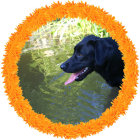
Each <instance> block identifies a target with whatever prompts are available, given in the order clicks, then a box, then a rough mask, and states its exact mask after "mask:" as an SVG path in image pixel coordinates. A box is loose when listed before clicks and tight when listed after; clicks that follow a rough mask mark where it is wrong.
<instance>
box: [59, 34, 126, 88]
mask: <svg viewBox="0 0 140 140" xmlns="http://www.w3.org/2000/svg"><path fill="white" fill-rule="evenodd" d="M60 67H61V69H63V71H65V72H67V73H76V72H78V71H80V70H82V69H83V68H85V67H88V71H87V72H86V73H84V74H83V75H81V76H79V77H77V79H76V81H81V80H83V79H84V78H85V77H86V76H87V75H88V74H89V73H91V72H93V71H96V72H97V73H99V74H100V75H101V76H102V77H103V78H104V79H105V80H106V82H107V83H108V84H109V85H110V86H112V87H118V88H120V86H121V84H122V79H123V76H124V73H123V69H124V62H123V60H122V53H121V52H120V50H119V49H118V44H117V42H116V41H115V40H113V39H112V38H111V37H108V38H99V37H96V36H94V35H89V36H86V37H85V38H84V39H83V40H82V41H80V42H79V43H78V44H77V45H76V46H75V47H74V53H73V55H72V57H71V58H69V59H68V60H66V61H65V62H64V63H63V64H61V66H60Z"/></svg>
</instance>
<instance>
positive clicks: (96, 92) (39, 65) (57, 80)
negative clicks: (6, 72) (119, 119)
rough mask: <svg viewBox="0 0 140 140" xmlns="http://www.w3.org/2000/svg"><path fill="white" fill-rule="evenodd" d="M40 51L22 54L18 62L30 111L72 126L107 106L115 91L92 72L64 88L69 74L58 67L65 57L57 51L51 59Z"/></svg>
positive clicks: (91, 117)
mask: <svg viewBox="0 0 140 140" xmlns="http://www.w3.org/2000/svg"><path fill="white" fill-rule="evenodd" d="M44 51H46V50H40V51H39V50H38V51H37V50H34V51H29V52H27V53H23V54H22V55H21V59H20V61H19V63H18V67H19V71H18V75H19V77H20V86H21V87H22V90H23V96H24V97H25V98H26V99H28V101H29V103H30V105H31V106H32V108H33V110H34V111H35V112H37V113H39V114H44V115H45V116H46V117H47V118H48V119H50V120H51V121H53V122H57V123H58V122H62V123H63V124H73V125H74V124H79V123H80V122H88V121H89V120H91V119H96V118H99V117H100V116H101V115H102V113H103V112H104V111H105V110H106V108H109V107H110V106H111V101H112V100H113V99H114V98H115V97H116V96H117V95H118V89H117V88H112V87H110V86H109V85H108V84H107V83H106V82H105V80H104V79H103V78H102V77H101V76H100V75H99V74H97V73H96V72H93V73H92V74H90V75H88V76H87V77H86V78H85V79H84V80H83V81H81V82H76V81H75V82H73V83H71V84H69V85H67V86H65V85H64V83H65V81H66V80H67V79H68V78H69V76H70V74H67V73H64V72H63V71H62V70H61V69H60V64H61V63H62V62H64V61H65V60H66V59H67V57H68V54H67V53H65V52H63V51H60V52H59V53H54V55H55V57H54V56H52V57H45V56H43V52H44ZM69 55H70V54H69ZM62 56H63V57H62Z"/></svg>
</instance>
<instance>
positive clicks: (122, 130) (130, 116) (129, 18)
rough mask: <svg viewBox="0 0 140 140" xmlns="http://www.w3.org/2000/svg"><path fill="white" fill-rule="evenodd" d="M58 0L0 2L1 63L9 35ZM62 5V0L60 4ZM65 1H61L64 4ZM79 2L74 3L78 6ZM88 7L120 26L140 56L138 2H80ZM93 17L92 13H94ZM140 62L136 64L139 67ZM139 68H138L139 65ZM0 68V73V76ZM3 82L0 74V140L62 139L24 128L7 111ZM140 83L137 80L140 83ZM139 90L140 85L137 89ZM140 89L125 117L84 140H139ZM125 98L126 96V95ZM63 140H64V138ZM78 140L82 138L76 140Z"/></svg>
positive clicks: (16, 116) (9, 111)
mask: <svg viewBox="0 0 140 140" xmlns="http://www.w3.org/2000/svg"><path fill="white" fill-rule="evenodd" d="M53 1H55V2H56V1H57V0H3V1H1V2H0V63H1V62H2V59H3V54H4V45H5V44H6V42H8V38H9V37H10V36H11V33H13V32H15V28H16V26H17V25H18V24H20V23H21V22H22V20H24V19H25V17H26V16H28V15H29V14H30V13H32V12H33V11H34V10H35V9H36V8H40V7H42V6H45V5H51V3H52V2H53ZM60 1H62V0H60ZM66 1H67V0H63V3H65V2H66ZM77 1H78V0H75V2H77ZM83 1H87V3H88V4H94V5H96V6H98V5H99V6H100V7H101V8H104V9H105V10H106V11H107V12H109V13H110V14H112V15H113V16H115V17H116V20H118V21H120V22H122V24H123V25H124V26H125V27H126V30H127V31H128V34H127V35H128V36H129V38H130V39H131V40H132V41H133V43H134V44H135V47H136V51H137V54H138V55H139V56H140V20H139V19H140V7H139V3H138V2H139V0H89V1H88V0H83ZM93 14H94V13H93ZM139 62H140V61H138V63H139ZM1 66H2V65H1V64H0V67H1ZM139 66H140V65H139ZM1 71H2V70H1V68H0V72H1ZM2 82H3V78H2V77H1V74H0V139H1V140H8V139H12V140H19V139H20V140H25V139H34V140H38V139H41V140H46V139H51V140H56V139H58V140H61V139H62V138H56V137H53V135H46V134H43V133H41V132H38V131H37V130H35V129H34V128H31V127H29V126H28V124H25V122H24V121H23V120H22V118H20V117H19V116H18V115H17V114H16V112H15V111H14V108H13V107H10V105H9V101H8V97H7V96H6V94H5V92H4V84H3V83H2ZM139 83H140V80H139ZM138 86H140V84H139V85H138ZM139 91H140V88H138V92H137V93H138V94H137V95H136V97H135V99H134V100H133V101H132V103H131V105H129V108H128V110H127V112H126V115H125V116H121V117H120V118H119V119H118V120H117V122H116V123H114V124H113V126H111V127H109V128H105V129H104V130H103V131H102V132H100V133H99V134H96V135H93V136H88V137H86V138H83V139H88V140H90V139H96V140H103V139H107V140H119V139H125V140H131V139H135V140H139V139H140V94H139ZM126 94H127V93H126ZM63 139H64V138H63ZM78 139H79V140H80V139H82V138H78Z"/></svg>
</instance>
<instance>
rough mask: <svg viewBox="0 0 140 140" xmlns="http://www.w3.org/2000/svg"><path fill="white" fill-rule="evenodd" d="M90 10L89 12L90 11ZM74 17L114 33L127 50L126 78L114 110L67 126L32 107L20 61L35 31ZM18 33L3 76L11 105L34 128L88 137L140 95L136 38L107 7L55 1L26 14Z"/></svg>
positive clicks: (10, 45)
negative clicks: (20, 74) (22, 85)
mask: <svg viewBox="0 0 140 140" xmlns="http://www.w3.org/2000/svg"><path fill="white" fill-rule="evenodd" d="M87 13H88V14H87ZM64 16H65V17H70V18H77V17H79V18H82V19H84V18H87V19H88V20H91V21H92V22H94V23H96V24H98V25H101V27H102V28H104V29H106V30H107V32H109V33H110V35H111V37H112V38H113V39H115V40H116V41H117V42H118V44H119V49H120V51H121V52H122V53H123V55H124V56H123V60H124V62H125V68H124V73H125V78H124V79H123V84H122V89H121V90H120V91H119V95H118V97H117V98H116V99H114V101H113V104H112V106H111V107H110V109H107V110H106V111H105V112H104V113H103V114H102V116H100V118H98V119H96V120H94V119H92V120H90V121H89V122H87V123H83V122H81V123H80V124H78V125H72V124H68V125H64V124H62V123H53V122H51V120H49V119H48V118H45V116H44V115H43V114H37V113H35V112H34V111H33V110H32V107H31V106H30V104H29V102H28V100H27V99H24V97H23V96H22V90H21V88H20V87H19V77H18V76H17V71H18V68H17V65H16V64H17V62H18V61H19V59H20V53H21V50H22V48H23V47H24V45H25V42H26V41H27V40H28V39H29V36H31V33H32V32H33V31H36V30H37V29H38V28H40V27H41V26H42V25H45V24H46V23H47V22H48V21H52V20H55V19H56V18H60V19H61V18H62V17H64ZM16 30H17V32H16V33H14V34H12V35H11V37H10V38H9V42H8V43H7V45H6V48H5V50H6V55H5V58H4V60H3V64H4V66H3V77H4V78H5V79H4V83H5V89H6V90H5V92H6V93H7V95H8V97H9V100H10V104H11V105H12V106H13V107H14V109H15V111H16V112H17V114H18V115H19V116H21V117H22V118H23V119H24V121H25V122H27V123H28V124H29V125H30V126H31V127H34V128H36V129H37V130H39V131H41V132H43V133H47V134H48V133H49V134H54V136H57V137H65V138H67V139H70V138H76V137H79V136H81V137H86V136H88V135H91V134H96V133H98V132H100V131H102V130H103V129H104V127H105V126H108V127H109V126H111V125H112V124H113V123H114V122H115V121H116V120H117V119H118V117H119V116H120V115H123V114H125V111H126V110H127V109H128V105H129V104H130V103H131V101H132V99H133V98H134V95H135V94H136V89H135V87H136V86H137V79H138V78H137V77H138V65H137V63H136V60H137V59H138V57H137V55H136V51H135V47H134V45H133V44H132V41H131V40H130V39H129V38H128V37H127V36H126V33H127V32H126V30H125V29H124V26H122V25H121V23H119V22H118V21H116V20H115V18H114V17H113V16H111V15H109V14H108V13H107V12H106V11H104V10H103V9H100V8H99V7H98V8H97V7H95V6H89V5H87V4H86V3H85V4H84V3H77V4H75V3H74V2H72V3H71V2H67V3H66V4H65V5H62V4H61V3H60V2H58V3H54V4H52V5H51V6H50V7H47V6H46V7H45V8H40V9H36V10H35V11H34V13H32V14H31V15H30V16H28V17H26V20H24V21H23V23H22V24H20V25H19V26H18V27H17V29H16Z"/></svg>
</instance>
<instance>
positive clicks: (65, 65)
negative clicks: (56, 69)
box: [60, 63, 68, 70]
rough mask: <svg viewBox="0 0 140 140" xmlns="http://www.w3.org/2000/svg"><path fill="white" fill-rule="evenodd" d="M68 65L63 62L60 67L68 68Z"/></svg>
mask: <svg viewBox="0 0 140 140" xmlns="http://www.w3.org/2000/svg"><path fill="white" fill-rule="evenodd" d="M67 67H68V63H63V64H61V65H60V68H61V69H62V70H66V69H67Z"/></svg>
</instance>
